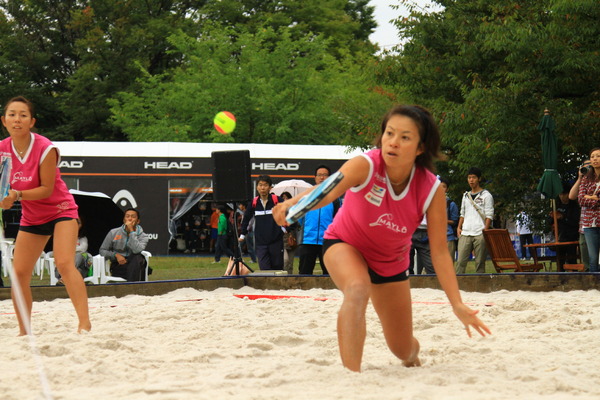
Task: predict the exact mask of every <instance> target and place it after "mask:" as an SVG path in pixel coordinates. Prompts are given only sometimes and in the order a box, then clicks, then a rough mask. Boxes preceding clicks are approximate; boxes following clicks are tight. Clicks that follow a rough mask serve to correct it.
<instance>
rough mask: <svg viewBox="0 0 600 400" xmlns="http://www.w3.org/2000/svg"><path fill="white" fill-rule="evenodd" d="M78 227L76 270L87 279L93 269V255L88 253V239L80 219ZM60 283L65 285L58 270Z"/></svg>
mask: <svg viewBox="0 0 600 400" xmlns="http://www.w3.org/2000/svg"><path fill="white" fill-rule="evenodd" d="M77 225H79V233H78V234H77V245H76V246H75V268H77V271H79V273H80V274H81V277H82V278H84V279H85V278H87V277H88V275H89V272H90V268H92V255H91V254H90V253H88V252H87V249H88V239H87V237H86V236H85V233H84V231H83V224H82V222H81V219H80V218H77ZM54 273H55V275H56V279H58V283H59V284H61V285H63V282H62V278H61V276H60V273H59V272H58V269H56V270H55V271H54Z"/></svg>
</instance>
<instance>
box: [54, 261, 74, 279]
mask: <svg viewBox="0 0 600 400" xmlns="http://www.w3.org/2000/svg"><path fill="white" fill-rule="evenodd" d="M54 262H55V265H56V269H57V270H58V273H59V274H60V275H61V276H62V277H65V276H68V275H69V274H70V273H71V272H72V271H74V270H75V264H73V263H72V262H71V263H70V262H68V261H67V260H58V259H55V260H54Z"/></svg>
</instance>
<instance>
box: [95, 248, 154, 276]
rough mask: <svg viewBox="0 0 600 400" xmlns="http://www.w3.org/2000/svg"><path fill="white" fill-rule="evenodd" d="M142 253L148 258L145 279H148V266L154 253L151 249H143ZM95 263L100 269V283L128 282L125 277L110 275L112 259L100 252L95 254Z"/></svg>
mask: <svg viewBox="0 0 600 400" xmlns="http://www.w3.org/2000/svg"><path fill="white" fill-rule="evenodd" d="M141 254H142V255H143V256H144V258H145V259H146V270H145V276H144V280H145V281H148V267H149V266H150V257H152V254H151V253H150V252H149V251H142V253H141ZM94 263H96V264H97V265H98V268H99V269H100V284H105V283H109V282H127V280H126V279H125V278H120V277H118V276H111V275H110V260H105V259H104V256H101V255H100V254H98V255H97V256H94ZM96 264H95V265H96Z"/></svg>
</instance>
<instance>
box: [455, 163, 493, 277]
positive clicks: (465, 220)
mask: <svg viewBox="0 0 600 400" xmlns="http://www.w3.org/2000/svg"><path fill="white" fill-rule="evenodd" d="M467 182H468V183H469V186H470V187H471V191H470V192H468V191H467V192H465V194H464V195H463V197H462V203H461V206H460V218H459V219H458V228H457V234H458V259H457V262H456V273H457V274H464V273H465V269H466V267H467V262H468V261H469V256H470V255H471V252H475V267H476V272H477V273H478V274H484V273H485V259H486V258H487V249H486V246H485V239H484V238H483V230H484V229H489V228H490V226H491V224H492V219H493V218H494V198H493V197H492V194H491V193H490V192H488V191H487V190H485V189H483V188H482V187H481V170H480V169H479V168H476V167H472V168H471V169H469V172H468V173H467Z"/></svg>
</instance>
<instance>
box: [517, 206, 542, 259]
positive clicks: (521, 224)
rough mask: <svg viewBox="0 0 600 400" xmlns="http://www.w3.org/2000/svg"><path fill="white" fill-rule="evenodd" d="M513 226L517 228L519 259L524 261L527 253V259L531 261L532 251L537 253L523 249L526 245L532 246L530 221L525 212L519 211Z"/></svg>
mask: <svg viewBox="0 0 600 400" xmlns="http://www.w3.org/2000/svg"><path fill="white" fill-rule="evenodd" d="M515 224H516V227H517V235H519V244H520V247H521V259H522V260H524V259H526V258H527V251H529V258H530V259H531V258H533V251H535V252H537V250H535V249H531V248H530V249H528V248H527V247H525V245H526V244H533V232H532V231H531V220H530V219H529V215H527V213H525V211H521V212H520V213H519V214H518V215H517V220H516V223H515Z"/></svg>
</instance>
